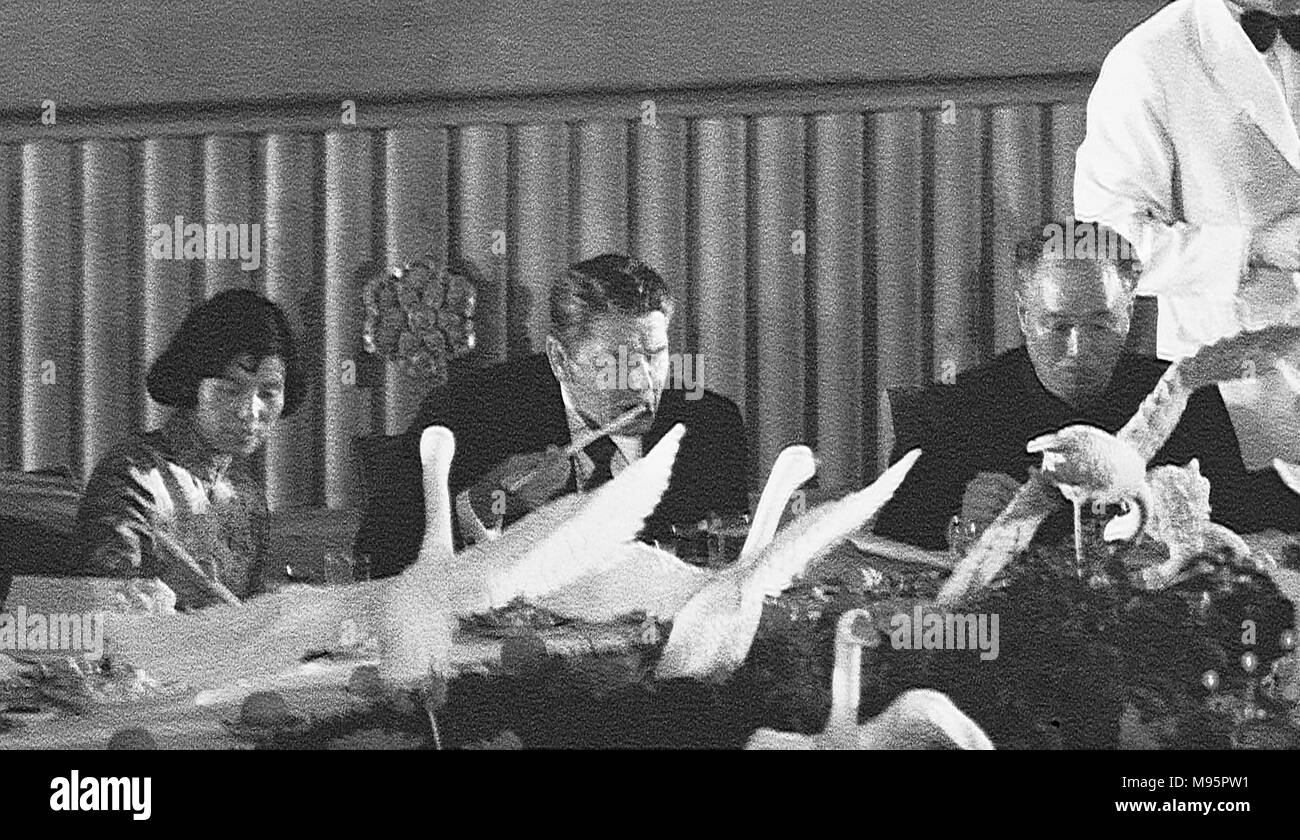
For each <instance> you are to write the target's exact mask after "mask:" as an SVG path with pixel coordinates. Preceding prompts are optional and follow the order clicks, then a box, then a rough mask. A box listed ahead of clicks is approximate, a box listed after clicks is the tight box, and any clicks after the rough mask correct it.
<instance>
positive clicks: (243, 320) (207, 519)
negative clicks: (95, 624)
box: [77, 289, 302, 609]
mask: <svg viewBox="0 0 1300 840" xmlns="http://www.w3.org/2000/svg"><path fill="white" fill-rule="evenodd" d="M146 384H147V387H148V390H149V395H150V396H151V397H152V398H153V399H154V400H155V401H156V402H158V403H160V404H162V405H166V406H170V407H172V408H173V409H175V410H174V412H173V413H172V415H171V417H169V418H168V420H167V421H166V422H165V423H164V424H163V425H162V427H160V428H158V429H156V430H154V431H151V432H147V433H142V434H136V435H133V436H132V437H131V438H130V439H129V440H127V441H126V442H125V443H123V444H121V445H119V446H117V447H116V448H114V449H113V450H112V451H110V452H109V453H108V454H107V455H106V456H105V457H104V458H103V459H102V460H100V462H99V464H97V465H96V467H95V471H94V473H93V474H92V475H91V477H90V482H89V483H88V485H87V487H86V493H85V496H84V498H83V500H82V503H81V509H80V510H79V511H78V514H77V523H78V530H79V537H80V542H81V546H82V551H83V557H84V559H85V560H86V561H87V563H88V564H89V565H90V566H92V567H93V568H96V569H99V570H102V571H103V572H105V573H107V574H113V575H121V576H124V577H143V578H157V579H158V580H160V581H161V582H162V583H164V584H166V586H167V587H169V588H170V589H171V590H172V591H174V592H175V593H176V606H177V608H179V609H186V608H194V607H202V606H207V605H209V604H212V603H215V602H217V601H219V600H221V599H222V598H225V599H227V600H229V598H230V596H231V595H233V596H234V597H236V598H244V597H247V596H249V595H253V594H256V593H258V592H260V591H263V590H265V589H266V588H268V587H269V585H270V582H271V580H273V579H274V576H273V575H272V574H269V573H270V572H271V571H272V570H271V569H270V568H269V564H268V562H267V554H268V547H269V532H268V527H267V510H266V496H265V493H264V491H263V489H262V487H261V485H260V483H259V482H258V481H257V479H256V478H255V476H254V474H253V472H252V471H251V470H250V464H249V458H250V456H252V455H253V454H254V453H256V452H257V451H258V450H259V449H260V448H261V447H262V446H263V444H265V442H266V440H267V437H268V436H269V434H270V432H271V428H272V427H273V426H274V425H275V423H276V421H278V420H279V419H280V418H281V417H284V416H288V415H289V414H292V413H293V411H294V409H295V408H296V407H297V405H298V403H299V402H300V400H301V399H302V375H301V371H300V369H299V363H298V354H297V349H296V345H295V342H294V338H293V334H292V333H291V331H290V329H289V324H288V321H287V320H286V319H285V317H284V313H283V312H281V310H280V308H279V307H278V306H276V305H275V304H274V303H271V302H270V301H268V300H266V299H265V298H263V297H260V296H259V295H257V294H255V293H253V292H251V291H246V290H238V289H237V290H232V291H228V292H223V293H221V294H219V295H216V296H215V297H213V298H212V299H211V300H208V301H207V302H206V303H203V304H201V305H200V306H198V307H197V308H195V309H194V310H192V311H191V312H190V314H189V315H188V316H186V318H185V321H184V322H183V323H182V324H181V326H180V329H179V330H177V332H176V334H175V335H174V336H173V337H172V340H171V343H170V344H169V345H168V346H167V349H166V350H165V351H164V352H163V354H162V355H161V356H160V357H159V358H158V359H157V361H155V362H154V364H153V367H152V368H151V369H150V371H149V376H148V379H147V380H146Z"/></svg>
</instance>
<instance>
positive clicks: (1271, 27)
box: [1241, 9, 1300, 52]
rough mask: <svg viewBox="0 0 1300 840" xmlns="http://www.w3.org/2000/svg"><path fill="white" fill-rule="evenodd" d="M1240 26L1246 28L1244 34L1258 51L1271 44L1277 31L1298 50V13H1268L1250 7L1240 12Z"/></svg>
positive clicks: (1299, 27)
mask: <svg viewBox="0 0 1300 840" xmlns="http://www.w3.org/2000/svg"><path fill="white" fill-rule="evenodd" d="M1241 28H1242V29H1244V30H1246V36H1247V37H1248V38H1250V42H1251V43H1252V44H1254V45H1255V49H1257V50H1259V51H1260V52H1265V51H1267V50H1268V48H1269V47H1271V46H1273V42H1274V41H1276V40H1277V36H1278V33H1279V32H1280V33H1282V39H1283V40H1285V41H1286V42H1287V43H1288V44H1290V45H1291V48H1292V49H1294V50H1300V15H1286V16H1279V15H1270V14H1269V13H1268V12H1261V11H1258V10H1254V9H1252V10H1251V11H1248V12H1242V15H1241Z"/></svg>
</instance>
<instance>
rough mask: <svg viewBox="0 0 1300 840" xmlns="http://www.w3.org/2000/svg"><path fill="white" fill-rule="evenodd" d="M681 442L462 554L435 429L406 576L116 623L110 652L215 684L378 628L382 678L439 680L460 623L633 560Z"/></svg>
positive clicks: (159, 674) (269, 670) (678, 433)
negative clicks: (415, 553) (416, 551)
mask: <svg viewBox="0 0 1300 840" xmlns="http://www.w3.org/2000/svg"><path fill="white" fill-rule="evenodd" d="M684 433H685V428H684V427H683V426H681V425H680V424H679V425H677V426H675V427H674V428H673V429H672V430H670V431H669V432H668V433H667V434H666V435H664V437H663V439H661V440H660V441H659V443H658V444H657V445H656V446H655V447H654V448H653V449H651V450H650V452H648V453H646V455H645V457H644V458H640V459H638V460H637V461H636V462H634V463H633V464H632V465H630V466H629V467H628V468H627V469H626V470H623V471H622V472H621V473H619V475H617V476H615V477H614V478H613V479H612V480H611V481H609V482H607V483H606V484H605V485H603V486H602V487H601V488H600V489H599V490H597V491H596V492H594V493H592V494H588V495H585V496H583V495H576V494H575V495H571V496H566V497H563V498H560V499H557V500H555V501H553V502H551V503H550V504H548V505H546V506H544V507H542V508H539V509H538V510H536V511H534V512H533V513H531V514H530V515H528V516H526V517H524V518H523V519H521V520H520V521H519V522H516V523H515V524H514V525H512V526H511V527H509V528H507V529H506V530H505V531H504V532H503V533H502V535H501V537H500V538H499V539H496V540H493V541H491V542H482V543H478V544H476V545H474V546H472V547H470V548H468V549H466V550H464V551H462V552H460V553H459V554H456V553H454V552H453V551H452V542H451V515H452V507H451V502H450V492H449V490H448V487H447V476H448V473H449V471H450V467H451V461H452V457H453V455H454V453H455V440H454V438H453V437H452V434H451V432H450V431H449V430H447V429H445V428H442V427H436V426H435V427H430V428H429V429H426V430H425V431H424V433H423V434H422V436H421V439H420V457H421V462H422V467H423V474H424V486H425V515H426V526H425V527H426V531H425V536H424V542H423V544H422V547H421V551H420V556H419V559H418V560H417V562H416V563H415V564H414V565H413V566H411V567H410V568H409V569H407V570H406V571H405V572H404V573H403V574H401V575H400V576H397V577H394V578H386V579H382V580H377V581H367V582H364V583H354V584H349V585H345V586H334V587H313V586H293V587H288V588H286V589H284V590H281V591H280V592H276V593H271V594H267V595H263V596H260V597H257V598H253V599H250V600H248V601H246V602H244V603H243V604H240V605H238V606H216V607H211V608H209V609H205V610H199V611H197V612H193V613H183V614H177V615H172V616H165V617H155V616H138V615H131V614H125V613H123V614H109V615H108V620H107V622H106V625H105V637H106V642H107V644H108V646H109V650H110V653H111V654H112V655H113V656H114V657H115V658H118V659H120V660H122V661H126V662H130V663H132V664H133V665H136V666H137V667H140V668H143V669H145V670H147V671H148V672H149V673H150V674H151V675H152V676H154V677H155V678H156V679H160V680H165V681H170V680H177V681H182V682H186V683H188V684H190V685H191V686H194V687H216V686H222V685H228V684H231V683H234V682H238V681H243V680H248V681H253V680H258V679H264V678H268V677H271V676H273V675H275V674H277V673H279V672H282V671H284V670H286V669H289V668H293V667H295V666H296V665H298V664H299V663H300V662H301V660H302V657H303V656H304V655H305V654H307V653H309V652H311V651H316V650H331V649H335V648H337V647H338V644H339V639H340V635H341V633H342V632H344V629H345V628H348V627H349V626H350V627H351V628H352V630H353V632H356V630H357V629H358V628H371V629H377V632H378V635H379V638H380V645H381V651H382V656H383V659H382V664H381V672H382V673H383V674H384V675H385V676H386V677H387V678H389V679H392V680H397V681H406V680H412V679H424V678H427V677H428V676H429V674H430V671H431V670H432V671H433V672H435V673H442V669H445V668H446V667H447V664H448V661H449V656H450V646H451V633H452V631H453V629H454V626H455V621H456V619H457V618H459V617H464V616H470V615H475V614H478V613H482V612H487V611H489V610H491V609H495V608H497V607H502V606H505V605H506V604H508V603H509V602H510V601H511V600H512V599H514V598H515V597H516V596H524V597H533V598H535V597H540V596H541V595H545V594H546V593H547V592H548V591H549V590H550V589H552V588H558V587H561V586H564V585H566V584H569V583H571V582H572V581H573V580H576V579H577V578H580V577H582V576H583V575H586V574H591V573H594V572H597V571H601V570H604V569H608V568H612V567H614V566H616V565H618V564H619V563H620V562H621V561H622V560H624V559H625V558H626V557H627V556H628V555H629V553H635V552H636V551H637V550H638V549H637V547H636V546H637V545H639V544H638V543H635V542H634V540H635V537H636V535H637V533H638V532H639V531H640V530H641V528H642V526H643V525H644V522H645V519H646V518H647V517H648V516H649V515H650V514H651V513H652V512H653V511H654V508H655V507H656V506H657V505H658V504H659V499H660V497H662V495H663V492H664V490H665V489H667V486H668V479H669V478H670V476H671V474H672V466H673V461H674V460H675V459H676V457H677V450H678V447H679V445H680V443H681V438H682V435H683V434H684ZM376 618H377V625H378V626H377V628H376Z"/></svg>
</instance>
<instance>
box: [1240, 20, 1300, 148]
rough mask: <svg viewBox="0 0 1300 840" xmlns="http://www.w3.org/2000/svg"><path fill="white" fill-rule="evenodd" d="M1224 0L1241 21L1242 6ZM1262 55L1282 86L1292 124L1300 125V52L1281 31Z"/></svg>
mask: <svg viewBox="0 0 1300 840" xmlns="http://www.w3.org/2000/svg"><path fill="white" fill-rule="evenodd" d="M1224 2H1225V3H1227V6H1228V11H1229V12H1231V13H1232V19H1233V20H1235V21H1237V22H1238V23H1241V15H1242V13H1243V11H1244V10H1243V9H1242V7H1241V6H1239V5H1237V4H1236V3H1233V2H1232V0H1224ZM1260 55H1261V57H1263V59H1264V63H1265V64H1267V65H1268V69H1269V72H1271V73H1272V74H1273V78H1275V79H1277V83H1278V85H1280V86H1281V88H1282V97H1283V98H1284V99H1285V100H1286V103H1287V105H1288V106H1290V108H1291V120H1292V125H1293V126H1300V53H1298V52H1296V50H1295V48H1294V47H1292V46H1291V45H1290V44H1288V43H1287V42H1286V39H1285V38H1283V37H1282V35H1281V34H1280V33H1279V34H1278V36H1277V38H1276V39H1274V41H1273V46H1271V47H1269V48H1268V50H1267V51H1265V52H1263V53H1260Z"/></svg>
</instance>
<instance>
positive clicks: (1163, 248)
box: [1074, 44, 1251, 303]
mask: <svg viewBox="0 0 1300 840" xmlns="http://www.w3.org/2000/svg"><path fill="white" fill-rule="evenodd" d="M1166 112H1167V109H1166V102H1165V96H1164V91H1163V88H1162V85H1161V80H1160V79H1159V77H1158V75H1157V74H1156V73H1155V72H1154V71H1153V69H1152V68H1151V67H1150V66H1149V65H1147V64H1146V62H1145V61H1144V57H1143V56H1141V55H1138V54H1136V52H1135V51H1128V50H1124V49H1123V44H1121V46H1120V47H1118V48H1116V49H1115V50H1114V51H1112V53H1111V54H1110V55H1109V56H1108V57H1107V59H1106V61H1105V63H1104V64H1103V65H1102V69H1101V74H1100V75H1099V77H1098V79H1097V83H1096V85H1095V86H1094V87H1093V89H1092V93H1091V94H1090V95H1089V97H1088V110H1087V131H1086V134H1085V136H1084V140H1083V143H1082V144H1081V145H1080V146H1079V150H1078V153H1077V155H1076V161H1075V171H1074V211H1075V216H1076V217H1078V218H1079V219H1080V220H1082V221H1095V222H1101V223H1102V224H1105V225H1107V226H1109V227H1111V228H1113V229H1114V230H1115V231H1116V232H1118V233H1119V234H1120V235H1122V236H1124V237H1125V238H1126V239H1128V240H1129V242H1131V243H1132V244H1133V247H1134V249H1135V250H1136V252H1137V256H1138V258H1139V259H1140V260H1141V261H1142V263H1143V272H1142V279H1141V283H1140V285H1139V287H1138V292H1139V293H1140V294H1153V295H1161V296H1171V297H1189V296H1190V297H1197V298H1203V299H1206V302H1207V303H1208V302H1209V300H1225V299H1226V300H1231V299H1232V298H1233V297H1234V296H1235V295H1236V292H1237V286H1238V284H1239V282H1240V279H1241V276H1242V274H1243V272H1244V271H1245V270H1246V261H1247V258H1248V256H1249V250H1250V235H1251V232H1250V229H1249V228H1247V227H1244V226H1241V225H1237V224H1233V223H1230V222H1235V219H1233V220H1229V219H1224V220H1223V221H1222V222H1219V221H1218V220H1205V221H1203V222H1202V223H1198V224H1191V223H1189V222H1188V221H1187V220H1185V219H1183V218H1180V216H1181V204H1182V201H1181V196H1180V195H1179V192H1180V187H1179V184H1178V179H1179V178H1180V177H1186V176H1187V173H1185V172H1179V171H1178V168H1177V166H1176V162H1175V152H1174V144H1173V141H1172V139H1171V138H1170V136H1169V133H1168V123H1167V120H1166V118H1165V114H1166Z"/></svg>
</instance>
